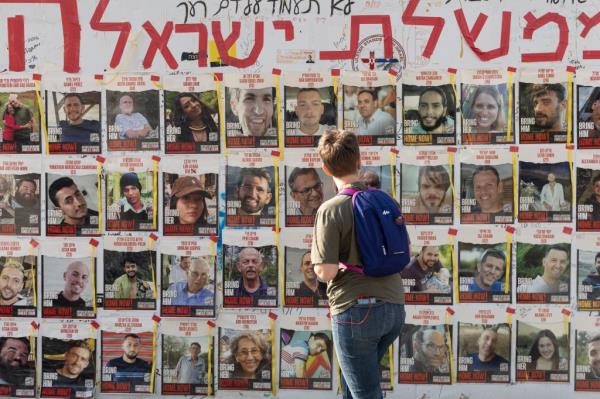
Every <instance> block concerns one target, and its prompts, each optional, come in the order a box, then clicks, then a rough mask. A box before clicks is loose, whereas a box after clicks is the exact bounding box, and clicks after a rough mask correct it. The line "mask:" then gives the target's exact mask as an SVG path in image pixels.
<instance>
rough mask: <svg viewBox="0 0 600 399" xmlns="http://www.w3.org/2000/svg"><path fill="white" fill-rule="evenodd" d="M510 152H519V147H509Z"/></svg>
mask: <svg viewBox="0 0 600 399" xmlns="http://www.w3.org/2000/svg"><path fill="white" fill-rule="evenodd" d="M509 149H510V152H519V146H518V145H511V146H510V147H509Z"/></svg>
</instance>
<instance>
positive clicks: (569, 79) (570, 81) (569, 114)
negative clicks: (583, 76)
mask: <svg viewBox="0 0 600 399" xmlns="http://www.w3.org/2000/svg"><path fill="white" fill-rule="evenodd" d="M573 75H574V74H573V72H567V85H568V87H567V92H568V96H567V99H568V105H567V145H569V144H571V143H572V142H573V141H572V140H573ZM572 191H573V190H572Z"/></svg>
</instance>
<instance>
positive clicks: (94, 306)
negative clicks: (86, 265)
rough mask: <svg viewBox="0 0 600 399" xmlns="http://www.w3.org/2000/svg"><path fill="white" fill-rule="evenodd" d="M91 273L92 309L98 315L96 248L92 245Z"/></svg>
mask: <svg viewBox="0 0 600 399" xmlns="http://www.w3.org/2000/svg"><path fill="white" fill-rule="evenodd" d="M90 273H91V275H92V278H91V280H92V284H91V286H92V309H94V316H95V315H96V247H95V246H93V245H92V244H90Z"/></svg>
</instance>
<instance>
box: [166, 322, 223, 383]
mask: <svg viewBox="0 0 600 399" xmlns="http://www.w3.org/2000/svg"><path fill="white" fill-rule="evenodd" d="M161 332H162V334H161V339H162V345H161V347H162V366H161V367H162V368H161V376H162V392H161V393H162V394H163V395H207V394H208V393H209V385H210V386H211V388H212V381H213V376H214V374H215V372H216V370H217V369H216V368H215V365H214V363H213V359H214V353H215V348H214V338H213V332H212V329H211V328H210V327H209V326H208V325H207V323H206V321H201V320H163V321H162V322H161Z"/></svg>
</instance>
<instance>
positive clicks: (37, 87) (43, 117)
mask: <svg viewBox="0 0 600 399" xmlns="http://www.w3.org/2000/svg"><path fill="white" fill-rule="evenodd" d="M33 84H34V85H35V98H36V100H37V104H38V110H39V112H40V124H41V125H42V126H40V128H41V129H42V132H43V133H44V141H45V143H44V144H45V147H46V154H50V143H49V142H48V129H47V128H46V113H45V112H44V105H43V103H42V95H41V92H40V81H39V80H34V81H33Z"/></svg>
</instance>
